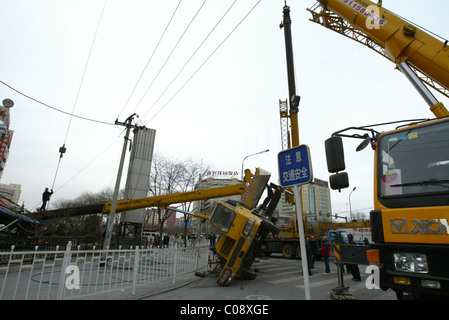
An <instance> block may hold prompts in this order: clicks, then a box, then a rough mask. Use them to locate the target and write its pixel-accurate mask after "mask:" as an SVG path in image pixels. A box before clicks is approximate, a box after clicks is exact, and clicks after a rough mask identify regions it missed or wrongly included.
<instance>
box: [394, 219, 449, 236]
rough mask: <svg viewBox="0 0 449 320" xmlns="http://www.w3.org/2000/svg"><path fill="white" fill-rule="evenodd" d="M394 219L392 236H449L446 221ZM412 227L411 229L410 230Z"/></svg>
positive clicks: (448, 225) (448, 226)
mask: <svg viewBox="0 0 449 320" xmlns="http://www.w3.org/2000/svg"><path fill="white" fill-rule="evenodd" d="M410 222H411V224H410V225H409V223H408V222H407V219H405V218H393V219H391V220H390V226H391V233H392V234H426V235H449V224H448V222H447V220H446V219H423V220H418V219H410ZM409 226H411V228H409Z"/></svg>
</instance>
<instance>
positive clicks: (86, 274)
mask: <svg viewBox="0 0 449 320" xmlns="http://www.w3.org/2000/svg"><path fill="white" fill-rule="evenodd" d="M209 250H210V249H209V246H208V245H197V246H195V247H187V248H182V247H178V246H175V247H171V248H164V249H158V248H146V249H140V248H139V247H136V248H135V249H126V250H122V249H118V250H95V249H94V250H79V248H78V249H75V250H73V248H72V246H71V242H69V243H68V244H67V247H66V249H65V250H58V249H57V250H55V251H39V250H38V247H36V248H35V250H34V251H14V247H12V248H11V251H10V252H0V300H14V299H20V300H27V299H50V300H55V299H73V298H83V297H85V296H90V295H94V294H98V293H106V292H112V291H116V290H124V289H130V290H131V291H132V294H135V292H136V288H137V287H138V286H141V285H145V284H150V283H156V282H159V281H162V280H172V282H173V283H175V281H176V277H178V276H180V275H184V274H187V273H191V272H194V271H196V270H199V269H202V268H205V267H207V262H208V254H209ZM192 277H194V275H192Z"/></svg>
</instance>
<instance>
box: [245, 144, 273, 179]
mask: <svg viewBox="0 0 449 320" xmlns="http://www.w3.org/2000/svg"><path fill="white" fill-rule="evenodd" d="M268 151H270V149H267V150H264V151H260V152H257V153H254V154H250V155H248V156H246V157H245V158H243V161H242V178H241V180H242V181H243V163H244V162H245V160H246V158H249V157H252V156H255V155H258V154H261V153H265V152H268Z"/></svg>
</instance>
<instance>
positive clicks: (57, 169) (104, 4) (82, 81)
mask: <svg viewBox="0 0 449 320" xmlns="http://www.w3.org/2000/svg"><path fill="white" fill-rule="evenodd" d="M106 3H107V0H104V3H103V8H102V10H101V13H100V17H99V19H98V23H97V27H96V29H95V34H94V37H93V39H92V43H91V46H90V49H89V54H88V56H87V60H86V64H85V66H84V71H83V74H82V76H81V81H80V84H79V86H78V92H77V94H76V98H75V102H74V104H73V108H72V115H73V114H74V113H75V108H76V106H77V104H78V98H79V96H80V93H81V88H82V86H83V83H84V78H85V76H86V71H87V67H88V66H89V61H90V57H91V54H92V51H93V48H94V45H95V40H96V39H97V34H98V30H99V28H100V24H101V20H102V18H103V13H104V9H105V8H106ZM72 120H73V116H70V120H69V123H68V126H67V131H66V134H65V137H64V143H63V145H62V147H61V148H59V152H60V156H59V160H58V165H57V166H56V172H55V175H54V178H53V183H52V187H51V189H52V190H53V189H54V186H55V183H56V178H57V176H58V172H59V166H60V164H61V160H62V157H63V154H64V153H65V151H66V148H65V144H66V142H67V137H68V135H69V131H70V127H71V124H72Z"/></svg>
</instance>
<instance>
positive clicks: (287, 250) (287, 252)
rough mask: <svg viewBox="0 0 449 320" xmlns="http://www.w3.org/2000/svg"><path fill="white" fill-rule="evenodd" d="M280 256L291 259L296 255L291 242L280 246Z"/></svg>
mask: <svg viewBox="0 0 449 320" xmlns="http://www.w3.org/2000/svg"><path fill="white" fill-rule="evenodd" d="M282 256H283V257H284V258H286V259H293V258H294V257H296V248H295V246H293V245H291V244H288V243H287V244H284V245H283V246H282Z"/></svg>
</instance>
